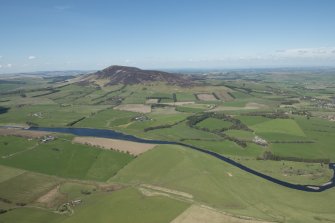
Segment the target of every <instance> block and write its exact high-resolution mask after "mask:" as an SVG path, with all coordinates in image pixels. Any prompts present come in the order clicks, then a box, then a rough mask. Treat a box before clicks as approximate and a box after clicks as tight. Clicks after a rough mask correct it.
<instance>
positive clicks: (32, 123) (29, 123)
mask: <svg viewBox="0 0 335 223" xmlns="http://www.w3.org/2000/svg"><path fill="white" fill-rule="evenodd" d="M26 124H27V125H29V126H30V127H38V124H37V123H34V122H31V121H26Z"/></svg>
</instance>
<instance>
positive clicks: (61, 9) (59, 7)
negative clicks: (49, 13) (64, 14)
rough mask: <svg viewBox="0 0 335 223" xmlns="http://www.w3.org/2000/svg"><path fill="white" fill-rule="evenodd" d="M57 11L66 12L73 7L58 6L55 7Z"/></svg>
mask: <svg viewBox="0 0 335 223" xmlns="http://www.w3.org/2000/svg"><path fill="white" fill-rule="evenodd" d="M54 9H56V10H57V11H65V10H69V9H71V6H69V5H57V6H55V7H54Z"/></svg>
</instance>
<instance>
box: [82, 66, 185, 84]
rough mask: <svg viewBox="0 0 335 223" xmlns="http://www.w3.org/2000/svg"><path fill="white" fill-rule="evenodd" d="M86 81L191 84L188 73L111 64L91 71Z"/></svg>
mask: <svg viewBox="0 0 335 223" xmlns="http://www.w3.org/2000/svg"><path fill="white" fill-rule="evenodd" d="M83 81H85V82H103V83H104V85H116V84H140V83H149V82H165V83H167V84H172V85H182V86H183V85H185V86H187V85H190V84H191V82H192V81H191V79H190V77H189V76H187V75H182V74H173V73H168V72H163V71H156V70H141V69H139V68H136V67H126V66H118V65H114V66H110V67H107V68H105V69H103V70H101V71H97V72H95V73H91V74H89V75H88V76H86V77H85V79H84V80H83Z"/></svg>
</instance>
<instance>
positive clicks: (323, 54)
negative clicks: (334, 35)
mask: <svg viewBox="0 0 335 223" xmlns="http://www.w3.org/2000/svg"><path fill="white" fill-rule="evenodd" d="M334 54H335V47H319V48H295V49H285V50H278V51H276V53H275V54H273V56H274V57H286V58H329V57H334Z"/></svg>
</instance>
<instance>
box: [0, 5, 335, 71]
mask: <svg viewBox="0 0 335 223" xmlns="http://www.w3.org/2000/svg"><path fill="white" fill-rule="evenodd" d="M334 10H335V1H334V0H313V1H312V0H164V1H163V0H133V1H130V0H108V1H107V0H95V1H94V0H92V1H86V0H80V1H79V0H77V1H74V0H57V1H56V0H29V1H28V0H21V1H19V0H0V73H6V72H18V71H37V70H67V69H84V70H86V69H101V68H104V67H106V66H109V65H112V64H121V65H129V66H137V67H141V68H152V69H158V68H237V67H242V68H248V67H289V66H334V65H335V63H334V62H335V28H334V27H335V13H334Z"/></svg>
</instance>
